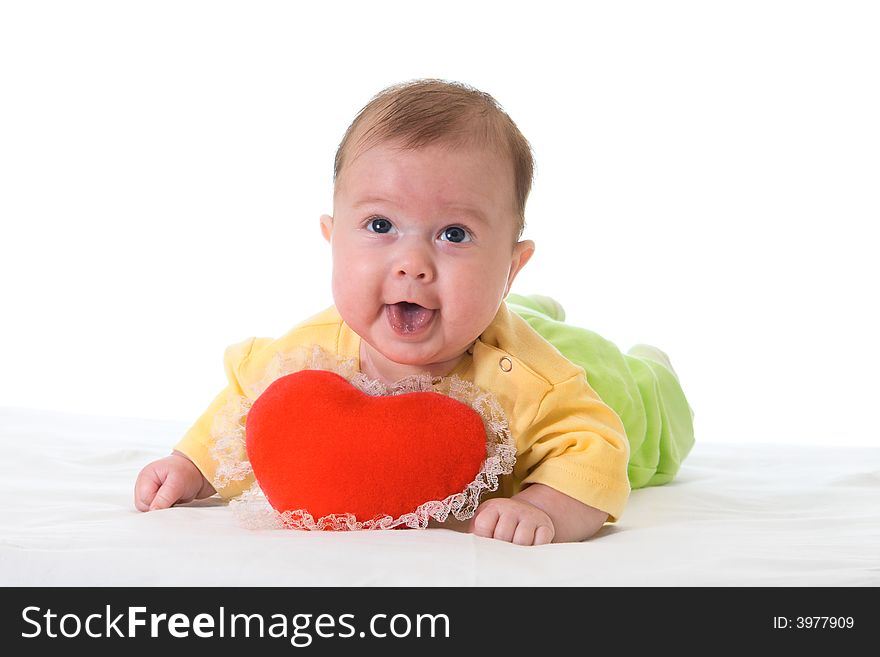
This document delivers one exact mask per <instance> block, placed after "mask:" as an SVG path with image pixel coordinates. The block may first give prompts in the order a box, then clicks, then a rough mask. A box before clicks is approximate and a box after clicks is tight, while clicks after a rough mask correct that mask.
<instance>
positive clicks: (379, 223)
mask: <svg viewBox="0 0 880 657" xmlns="http://www.w3.org/2000/svg"><path fill="white" fill-rule="evenodd" d="M392 228H394V226H393V225H392V224H391V222H390V221H388V220H387V219H386V218H385V217H373V218H372V219H370V221H369V222H367V230H369V231H372V232H374V233H380V234H384V233H388V232H390V231H391V229H392Z"/></svg>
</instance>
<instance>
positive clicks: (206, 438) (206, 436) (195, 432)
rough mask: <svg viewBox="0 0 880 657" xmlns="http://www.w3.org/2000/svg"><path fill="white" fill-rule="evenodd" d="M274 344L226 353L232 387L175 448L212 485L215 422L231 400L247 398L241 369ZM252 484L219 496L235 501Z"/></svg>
mask: <svg viewBox="0 0 880 657" xmlns="http://www.w3.org/2000/svg"><path fill="white" fill-rule="evenodd" d="M271 342H272V339H271V338H248V339H247V340H245V341H243V342H239V343H238V344H234V345H232V346H231V347H228V348H227V349H226V352H225V354H224V356H223V364H224V368H225V370H226V379H227V380H228V385H227V386H226V388H225V389H224V390H223V391H222V392H221V393H220V394H219V395H217V396H216V397H215V398H214V401H213V402H211V405H210V406H208V410H206V411H205V412H204V413H202V415H201V417H199V419H198V420H196V422H195V424H193V426H192V427H190V429H189V430H188V431H187V432H186V433H185V434H184V435H183V438H181V439H180V442H178V443H177V445H175V446H174V449H176V450H177V451H179V452H182V453H183V454H185V455H186V456H187V457H188V458H189V459H190V460H191V461H192V462H193V463H195V464H196V467H197V468H198V469H199V470H200V471H201V473H202V475H203V476H204V477H205V479H207V480H208V481H210V482H211V483H213V482H214V474H215V472H216V470H217V462H216V461H215V460H214V459H213V458H212V457H211V447H212V446H213V444H214V438H213V436H212V433H211V428H212V426H213V424H214V418H215V416H216V415H217V413H218V412H219V411H220V410H221V409H222V408H223V407H224V406H225V405H226V404H227V403H228V402H229V401H230V400H231V399H234V398H237V397H242V396H244V392H243V391H242V386H241V376H240V370H241V366H242V364H243V363H244V362H245V361H246V360H247V359H248V358H249V357H250V355H251V354H252V353H254V352H255V351H258V350H259V349H261V348H262V347H264V346H266V345H268V344H270V343H271ZM252 483H253V477H249V478H248V479H245V480H243V481H236V482H232V483H230V484H229V485H228V486H226V487H225V488H223V489H222V490H219V491H217V492H218V493H220V495H222V496H223V497H225V498H230V497H235V496H236V495H241V493H242V492H244V491H245V490H246V489H247V488H249V487H250V485H251V484H252Z"/></svg>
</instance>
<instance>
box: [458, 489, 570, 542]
mask: <svg viewBox="0 0 880 657" xmlns="http://www.w3.org/2000/svg"><path fill="white" fill-rule="evenodd" d="M471 531H472V532H473V533H474V534H476V535H477V536H485V537H486V538H497V539H498V540H500V541H508V542H509V543H515V544H517V545H544V544H546V543H549V542H550V541H552V540H553V536H554V535H555V534H556V529H555V528H554V527H553V521H552V520H551V519H550V516H548V515H547V514H546V513H544V512H543V511H542V510H541V509H539V508H538V507H536V506H533V505H532V504H529V503H528V502H521V501H520V500H513V499H508V498H504V497H497V498H494V499H491V500H486V501H485V502H483V503H482V504H481V505H480V506H479V507H477V513H476V515H474V518H473V520H471Z"/></svg>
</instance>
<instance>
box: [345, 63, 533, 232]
mask: <svg viewBox="0 0 880 657" xmlns="http://www.w3.org/2000/svg"><path fill="white" fill-rule="evenodd" d="M384 141H395V142H400V143H401V144H402V146H403V148H413V149H414V148H420V147H422V146H427V145H428V144H432V143H435V142H436V143H443V144H447V145H449V146H451V147H453V148H454V147H459V146H466V145H478V146H484V147H488V148H492V149H494V150H496V151H497V152H500V153H502V154H504V155H505V156H507V157H508V158H510V160H511V162H512V164H513V182H514V193H515V198H514V208H515V210H516V212H517V221H518V225H517V226H516V228H517V230H516V233H515V235H516V239H517V240H518V239H519V238H520V237H521V236H522V232H523V229H524V228H525V210H526V200H527V199H528V196H529V192H530V191H531V188H532V177H533V175H534V168H535V164H534V159H533V157H532V148H531V146H530V145H529V142H528V141H527V140H526V138H525V137H523V135H522V133H521V132H520V131H519V128H517V127H516V124H515V123H514V122H513V121H512V120H511V118H510V117H509V116H508V115H507V113H506V112H505V111H504V110H503V109H502V107H501V105H499V104H498V102H497V101H496V100H495V99H494V98H492V96H490V95H489V94H487V93H485V92H483V91H480V90H478V89H475V88H473V87H471V86H468V85H466V84H463V83H460V82H450V81H446V80H436V79H431V78H426V79H420V80H411V81H409V82H403V83H400V84H395V85H392V86H390V87H388V88H386V89H383V90H382V91H380V92H379V93H378V94H376V95H375V96H373V98H372V99H371V100H370V102H369V103H367V104H366V105H365V106H364V107H363V109H361V111H360V112H358V114H357V116H356V117H355V118H354V121H352V123H351V125H350V126H348V130H346V131H345V136H343V138H342V142H341V143H340V144H339V148H338V149H337V150H336V159H335V161H334V164H333V184H334V186H335V184H336V181H337V179H338V178H339V175H340V174H341V173H342V169H343V167H344V166H345V163H346V158H348V157H349V156H350V154H351V152H352V151H354V152H357V151H359V150H366V149H368V148H370V147H372V146H375V145H376V144H378V143H380V142H384Z"/></svg>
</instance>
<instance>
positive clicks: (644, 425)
mask: <svg viewBox="0 0 880 657" xmlns="http://www.w3.org/2000/svg"><path fill="white" fill-rule="evenodd" d="M507 305H508V306H509V307H510V309H511V310H513V311H514V312H515V313H516V314H517V315H519V316H520V317H522V318H523V319H525V320H526V321H527V322H528V323H529V325H530V326H531V327H532V328H533V329H535V330H536V331H537V332H538V333H539V334H540V335H541V336H542V337H543V338H544V339H545V340H547V341H548V342H549V343H550V344H552V345H553V346H554V347H556V348H557V349H558V350H559V351H560V353H562V355H563V356H565V357H566V358H568V360H570V361H571V362H573V363H574V364H575V365H579V366H581V367H583V368H584V371H585V372H586V374H587V381H588V382H589V384H590V386H591V387H592V388H593V390H595V391H596V393H597V394H598V395H599V397H601V398H602V401H604V402H605V403H606V404H608V405H609V406H610V407H611V408H612V409H614V411H615V412H616V413H617V414H618V415H619V416H620V419H621V421H622V422H623V426H624V428H625V429H626V436H627V438H628V439H629V447H630V457H629V467H628V474H629V481H630V485H631V486H632V487H633V488H642V487H644V486H658V485H660V484H665V483H667V482H669V481H672V479H673V477H675V474H676V473H677V472H678V468H679V466H681V463H682V461H684V459H685V457H686V456H687V455H688V452H690V450H691V447H693V444H694V425H693V416H694V414H693V411H692V410H691V407H690V405H689V404H688V402H687V399H686V398H685V396H684V392H683V391H682V389H681V385H680V384H679V381H678V377H677V376H676V375H675V373H674V372H673V370H672V367H671V365H670V364H669V361H668V359H667V358H666V356H665V354H663V352H662V351H660V350H659V349H656V348H654V347H650V346H648V345H638V346H636V347H633V348H632V349H631V350H630V351H629V353H628V354H622V353H621V352H620V350H619V349H618V348H617V347H616V346H614V345H613V344H612V343H611V342H609V341H608V340H605V339H604V338H602V337H601V336H599V335H596V334H595V333H593V332H592V331H588V330H586V329H583V328H578V327H577V326H571V325H569V324H565V323H564V322H563V320H564V319H565V313H564V311H563V310H562V306H560V305H559V304H558V303H557V302H556V301H555V300H553V299H551V298H550V297H544V296H540V295H530V296H520V295H518V294H510V295H508V297H507Z"/></svg>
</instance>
